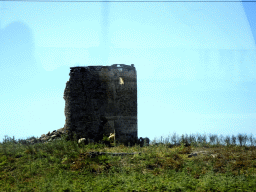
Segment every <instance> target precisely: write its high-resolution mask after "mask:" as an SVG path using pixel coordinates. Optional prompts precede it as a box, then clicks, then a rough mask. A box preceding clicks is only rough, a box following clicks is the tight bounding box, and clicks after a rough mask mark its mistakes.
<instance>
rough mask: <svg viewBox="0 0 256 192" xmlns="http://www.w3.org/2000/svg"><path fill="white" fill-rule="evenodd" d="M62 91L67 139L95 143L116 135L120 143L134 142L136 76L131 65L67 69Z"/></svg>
mask: <svg viewBox="0 0 256 192" xmlns="http://www.w3.org/2000/svg"><path fill="white" fill-rule="evenodd" d="M70 69H71V70H70V73H69V75H70V79H69V81H68V82H67V83H66V88H65V91H64V100H65V103H66V104H65V116H66V122H65V126H64V130H65V131H66V132H67V133H68V135H69V136H70V137H72V136H73V133H76V135H77V139H79V138H90V139H93V140H94V141H96V142H97V141H99V140H101V139H102V138H103V134H105V135H107V136H109V134H110V133H114V132H115V134H116V137H115V139H116V141H118V142H120V143H127V142H130V143H134V142H136V140H137V75H136V70H135V67H134V65H133V64H132V65H131V66H129V65H124V64H114V65H111V66H87V67H71V68H70Z"/></svg>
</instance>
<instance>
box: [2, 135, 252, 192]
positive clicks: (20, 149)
mask: <svg viewBox="0 0 256 192" xmlns="http://www.w3.org/2000/svg"><path fill="white" fill-rule="evenodd" d="M209 138H210V140H209V142H206V136H201V135H199V136H198V137H197V138H196V137H195V136H193V135H192V136H191V135H190V136H189V137H188V136H187V135H186V137H184V135H182V137H181V138H177V137H176V135H175V134H174V135H173V136H172V137H171V138H167V139H165V142H158V144H156V143H157V142H156V140H154V141H153V142H152V143H150V145H149V146H143V147H140V146H137V145H135V146H133V147H129V146H127V147H126V146H124V145H119V144H115V147H106V146H105V145H104V144H92V143H90V144H88V145H78V144H77V142H74V141H68V142H67V141H65V139H64V137H63V138H62V139H60V140H55V141H52V142H49V143H37V144H34V145H31V144H21V143H22V140H19V141H16V143H15V142H14V141H15V140H14V138H13V139H11V138H8V139H6V138H5V139H4V142H3V143H0V191H1V192H4V191H24V192H32V191H39V192H49V191H50V192H51V191H63V192H69V191H86V192H87V191H100V192H102V191H118V192H119V191H134V192H135V191H186V192H187V191H221V192H224V191H243V192H244V191H256V148H255V147H254V145H253V144H254V143H255V139H253V138H252V136H251V137H250V138H248V137H247V136H242V135H241V134H239V135H238V136H237V138H236V137H235V136H234V135H232V138H230V137H226V138H225V139H224V141H223V140H222V139H221V140H219V138H218V137H217V135H212V136H209ZM169 140H170V142H169ZM247 140H248V141H250V142H251V146H245V142H246V141H247ZM161 141H162V137H161ZM236 141H237V142H238V143H239V144H238V145H237V144H236ZM177 143H179V144H181V145H176V144H177ZM173 144H175V145H173ZM203 147H205V148H206V149H211V151H213V152H215V153H220V154H221V155H222V156H217V158H213V157H211V156H210V155H204V156H193V157H191V158H188V154H190V153H191V152H193V151H196V150H197V149H201V148H203ZM91 151H98V152H126V153H132V152H141V154H140V155H139V154H135V155H127V156H110V155H100V156H96V157H94V158H90V157H88V155H86V152H91ZM234 160H235V161H234Z"/></svg>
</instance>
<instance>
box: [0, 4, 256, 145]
mask: <svg viewBox="0 0 256 192" xmlns="http://www.w3.org/2000/svg"><path fill="white" fill-rule="evenodd" d="M255 10H256V3H255V2H250V3H246V2H201V3H200V2H197V3H196V2H108V3H106V2H79V3H75V2H73V3H68V2H58V3H56V2H10V1H9V2H6V1H5V2H3V1H0V27H1V28H0V139H1V140H0V142H2V141H3V139H4V136H5V135H8V137H13V136H14V137H15V139H26V138H28V137H31V136H35V137H40V136H41V135H42V134H46V133H48V132H49V131H51V132H52V131H53V130H57V129H59V128H62V127H63V126H64V124H65V115H64V107H65V101H64V99H63V94H64V89H65V86H66V82H67V81H68V80H69V71H70V67H73V66H88V65H89V66H90V65H108V66H110V65H112V64H127V65H131V64H134V65H135V67H136V70H137V86H138V87H137V88H138V137H148V138H150V139H151V140H153V139H154V138H156V139H160V138H161V136H163V137H164V138H166V137H168V136H172V134H173V133H174V132H176V134H177V135H178V136H181V135H182V134H188V135H190V134H194V135H196V134H197V133H200V134H206V135H207V139H208V138H209V137H208V134H217V135H218V136H220V135H222V136H224V137H225V136H232V134H234V135H235V136H237V134H238V133H241V134H246V135H247V136H250V134H252V135H253V137H256V113H255V110H256V105H255V98H256V97H255V96H256V93H255V88H256V79H255V78H256V75H255V72H256V50H255V37H256V19H255V16H256V15H255V14H253V12H254V11H255Z"/></svg>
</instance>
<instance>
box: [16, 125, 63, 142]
mask: <svg viewBox="0 0 256 192" xmlns="http://www.w3.org/2000/svg"><path fill="white" fill-rule="evenodd" d="M64 134H65V131H64V128H60V129H58V130H57V131H56V130H54V131H52V132H50V131H49V132H48V133H47V134H42V135H41V137H40V138H33V139H26V140H20V141H19V142H20V143H21V144H32V145H33V144H35V143H48V142H51V141H53V140H55V139H61V135H64Z"/></svg>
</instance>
